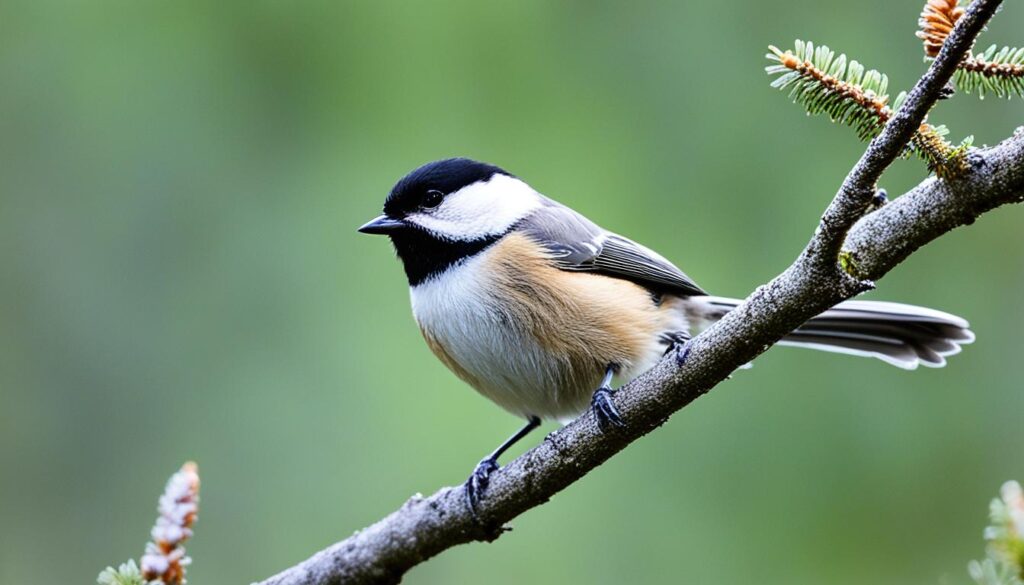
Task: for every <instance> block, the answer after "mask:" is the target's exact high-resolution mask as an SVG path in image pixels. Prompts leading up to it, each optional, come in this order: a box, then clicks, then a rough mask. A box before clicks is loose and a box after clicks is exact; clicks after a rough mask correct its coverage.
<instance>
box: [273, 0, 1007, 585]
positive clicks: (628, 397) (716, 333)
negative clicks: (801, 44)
mask: <svg viewBox="0 0 1024 585" xmlns="http://www.w3.org/2000/svg"><path fill="white" fill-rule="evenodd" d="M999 4H1000V0H975V2H973V3H972V4H971V5H970V7H969V8H968V9H967V11H966V13H965V14H964V16H963V17H961V18H959V19H958V21H957V23H956V26H955V27H954V28H953V31H952V33H951V34H950V35H949V37H948V38H947V39H946V42H945V43H944V44H943V46H942V49H941V51H940V52H939V54H938V57H937V58H936V60H935V61H934V62H933V64H932V66H931V68H930V69H929V70H928V72H927V73H926V74H925V75H924V76H923V77H922V78H921V80H920V81H919V82H918V83H917V84H916V85H915V87H914V88H913V90H911V91H910V93H909V94H908V96H907V98H906V100H905V101H904V102H903V105H902V106H901V107H900V108H899V109H898V110H897V111H896V112H895V113H894V114H893V116H892V118H891V120H890V121H889V123H888V124H887V125H886V126H885V128H884V129H883V130H882V132H881V133H880V134H879V135H878V136H877V137H876V138H875V139H874V140H873V141H872V142H871V143H870V145H869V146H868V148H867V150H866V152H865V153H864V155H863V157H861V159H860V161H858V163H857V164H856V166H855V167H854V168H853V170H852V171H851V172H850V173H849V175H848V176H847V177H846V179H845V181H844V182H843V184H842V187H841V188H840V189H839V191H838V193H837V194H836V196H835V198H834V199H833V200H832V202H831V204H830V205H829V206H828V209H827V210H826V211H825V213H824V215H823V217H822V221H821V224H820V225H819V227H818V229H817V230H816V231H815V233H814V235H813V236H812V238H811V240H810V242H809V243H808V245H807V247H806V248H805V249H804V251H803V252H802V253H801V254H800V255H799V257H798V258H797V259H796V261H795V262H794V263H793V264H792V265H791V266H790V267H789V268H787V269H786V270H785V271H784V272H783V273H782V274H781V275H779V276H778V277H776V278H775V279H773V280H772V281H771V282H769V283H768V284H766V285H763V286H761V287H758V289H757V290H755V291H754V292H753V293H752V294H751V295H750V296H749V297H748V298H747V299H746V300H745V301H744V302H743V304H742V305H740V306H739V307H738V308H736V309H735V310H733V311H732V312H730V313H729V314H727V315H726V316H725V317H724V318H723V319H722V320H721V321H719V322H718V323H716V324H715V325H714V326H712V327H710V328H709V329H708V330H707V331H705V332H703V333H702V334H700V335H698V336H697V337H695V338H694V339H693V340H692V341H691V342H690V344H689V346H688V358H687V360H686V361H685V363H684V364H682V365H679V364H678V363H677V360H676V359H674V358H673V357H672V356H670V357H668V358H666V359H665V360H662V362H661V363H659V364H658V365H657V366H655V367H654V368H652V369H651V370H650V371H648V372H646V373H645V374H643V375H641V376H640V377H639V378H637V379H636V380H634V381H632V382H630V383H629V384H627V385H626V386H624V387H623V388H622V389H621V390H620V391H619V392H617V393H616V394H615V403H616V407H617V408H618V410H619V412H620V413H621V414H622V416H623V418H624V419H625V420H626V421H627V423H628V424H627V426H626V427H625V428H623V429H609V430H608V431H602V430H601V429H600V428H599V426H598V424H597V421H596V419H595V418H594V416H593V415H592V414H590V413H588V414H585V415H583V416H581V417H580V418H579V419H578V420H576V421H574V422H573V423H571V424H569V425H568V426H566V427H564V428H562V429H560V430H558V431H555V432H553V433H551V434H550V435H548V436H547V437H546V438H545V439H544V441H543V442H541V444H540V445H538V446H537V447H535V448H533V449H531V450H530V451H528V452H526V453H524V454H523V455H521V456H520V457H518V458H517V459H515V460H513V461H512V462H510V463H509V464H508V465H506V466H505V467H504V468H502V469H500V470H499V471H497V472H496V473H494V474H493V475H492V476H491V480H490V485H489V486H488V490H487V493H486V497H485V498H484V499H483V500H482V501H481V503H480V507H479V510H478V511H479V515H480V518H481V519H482V522H479V521H477V520H476V519H474V517H473V515H472V514H471V513H470V510H469V509H468V508H467V506H466V501H465V498H464V496H463V493H462V488H461V487H448V488H443V489H441V490H439V491H438V492H436V493H435V494H433V495H431V496H429V497H423V496H418V495H417V496H414V497H412V498H411V499H409V501H407V502H406V503H405V504H404V505H403V506H402V507H401V508H400V509H398V510H397V511H395V512H393V513H392V514H390V515H389V516H387V517H386V518H384V519H382V520H380V521H378V522H377V523H375V524H373V525H372V526H369V527H367V528H366V529H364V530H362V531H359V532H357V533H356V534H354V535H352V536H351V537H349V538H347V539H345V540H343V541H341V542H339V543H337V544H334V545H333V546H331V547H329V548H327V549H325V550H323V551H321V552H319V553H317V554H315V555H314V556H313V557H311V558H309V559H308V560H306V561H303V562H302V563H299V564H298V565H296V566H294V567H292V568H290V569H287V570H285V571H283V572H282V573H280V574H278V575H276V576H273V577H271V578H269V579H267V580H265V581H263V582H261V584H260V585H299V584H303V585H312V584H318V585H328V584H331V585H340V584H352V583H395V582H398V581H399V580H401V578H402V575H404V574H405V572H406V571H408V570H409V569H410V568H412V567H413V566H415V565H417V564H419V563H421V562H423V561H425V560H427V559H429V558H431V557H433V556H435V555H437V554H439V553H441V552H443V551H444V550H446V549H448V548H451V547H453V546H456V545H459V544H463V543H468V542H472V541H488V540H493V539H495V538H497V537H498V536H500V534H501V532H502V526H504V525H505V523H507V522H508V521H510V520H512V519H513V518H515V517H516V516H518V515H519V514H521V513H523V512H524V511H526V510H528V509H530V508H533V507H536V506H539V505H541V504H543V503H545V502H547V501H548V500H549V499H550V498H551V497H552V496H553V495H555V494H556V493H558V492H559V491H561V490H562V489H564V488H566V487H567V486H569V485H571V484H572V483H574V482H576V481H578V480H579V479H580V478H582V477H583V476H584V475H586V474H587V473H588V472H589V471H590V470H592V469H594V468H595V467H597V466H598V465H601V464H602V463H603V462H604V461H606V460H607V459H608V458H610V457H612V456H613V455H615V454H616V453H618V452H619V451H621V450H622V449H624V448H625V447H626V446H627V445H629V444H630V443H632V442H633V441H635V440H636V439H638V438H640V437H641V436H643V435H646V434H647V433H649V432H651V431H652V430H654V429H655V428H657V427H658V426H660V425H661V424H663V423H664V422H665V421H666V420H668V418H669V416H671V415H672V414H673V413H674V412H676V411H678V410H679V409H681V408H683V407H684V406H686V405H687V404H689V403H691V402H692V401H693V400H695V399H696V398H698V397H700V396H701V395H703V394H704V393H706V392H707V391H708V390H710V389H711V388H713V387H714V386H715V385H716V384H718V383H719V382H721V381H722V380H724V379H725V378H726V377H727V376H729V375H730V374H731V373H732V372H733V371H734V370H735V369H736V368H737V367H739V366H741V365H743V364H745V363H747V362H749V361H750V360H752V359H754V358H755V357H757V356H758V355H759V354H761V353H762V352H764V351H765V350H766V349H767V348H768V347H770V346H771V345H772V344H773V343H775V342H776V341H778V340H779V339H780V338H781V337H782V336H784V335H785V334H787V333H789V332H790V331H792V330H793V329H795V328H796V327H798V326H799V325H801V324H802V323H803V322H804V321H806V320H807V319H809V318H811V317H813V316H814V315H816V314H818V313H820V312H822V311H824V310H826V309H828V308H829V307H831V306H832V305H834V304H836V303H838V302H840V301H843V300H845V299H847V298H850V297H852V296H854V295H856V294H858V293H859V292H861V291H863V290H866V289H868V288H870V287H871V286H873V282H872V281H873V280H877V279H878V278H880V277H882V276H883V275H885V274H886V273H887V272H888V271H889V270H891V269H892V268H894V267H895V266H896V265H897V264H899V263H900V262H901V261H902V260H903V259H905V258H906V257H907V256H908V255H910V254H911V253H912V252H913V251H914V250H916V249H918V248H920V247H921V246H923V245H925V244H927V243H928V242H930V241H932V240H934V239H935V238H937V237H939V236H941V235H942V234H945V233H947V232H949V231H951V230H953V229H955V228H956V227H958V226H961V225H966V224H970V223H972V222H973V221H974V220H975V218H977V217H978V216H979V215H981V214H983V213H985V212H986V211H988V210H991V209H993V208H995V207H998V206H1000V205H1003V204H1006V203H1015V202H1020V201H1022V200H1024V130H1018V132H1017V133H1015V134H1014V136H1012V137H1011V138H1009V139H1007V140H1006V141H1004V142H1003V143H1001V144H999V145H997V146H995V147H993V148H988V149H981V150H972V151H971V152H970V155H969V157H968V162H969V164H968V168H967V169H965V170H964V172H963V173H961V174H960V175H958V176H957V177H956V178H955V179H952V180H937V179H934V178H932V179H928V180H926V181H924V182H923V183H921V184H920V185H918V186H917V187H916V188H915V189H913V190H912V191H910V192H909V193H907V194H905V195H904V196H902V197H900V198H898V199H897V200H895V201H894V202H893V203H891V204H889V205H886V206H883V207H881V208H880V209H878V210H877V211H874V212H872V213H870V214H868V212H869V210H870V209H872V208H871V207H870V205H871V202H872V198H873V196H874V194H875V183H876V181H877V180H878V178H879V176H880V175H881V173H882V172H883V171H884V170H885V169H886V168H887V167H888V166H889V164H891V163H892V162H893V160H895V159H896V158H897V157H898V156H899V155H900V153H902V152H903V151H904V150H905V149H906V148H907V146H908V144H909V143H910V140H911V137H912V136H913V135H914V133H915V131H916V130H917V129H918V128H919V127H920V125H921V123H922V121H923V120H924V117H925V115H926V114H927V112H928V110H929V109H930V108H931V107H932V105H934V103H935V101H936V100H937V99H938V98H939V96H940V94H941V92H942V88H943V86H944V85H945V84H946V83H947V82H948V81H949V79H950V77H951V76H952V75H953V72H954V70H955V69H956V67H957V64H958V63H960V62H961V61H962V60H963V58H964V56H965V55H966V54H967V52H968V50H969V49H970V47H971V46H972V44H973V42H974V38H975V37H976V36H977V35H978V33H979V32H980V31H981V29H982V27H983V26H984V25H985V23H986V22H987V21H988V19H989V18H990V17H991V16H992V14H993V13H994V12H995V10H996V8H997V7H998V6H999ZM841 250H842V251H843V257H844V258H845V259H846V261H845V262H844V263H843V265H842V266H841V265H840V262H839V256H840V251H841Z"/></svg>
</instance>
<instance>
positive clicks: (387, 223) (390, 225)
mask: <svg viewBox="0 0 1024 585" xmlns="http://www.w3.org/2000/svg"><path fill="white" fill-rule="evenodd" d="M405 227H406V225H405V222H404V221H402V220H400V219H392V218H390V217H388V216H386V215H380V216H377V217H375V218H373V219H371V220H370V221H368V222H366V223H365V224H363V226H362V227H360V228H359V231H360V232H362V233H364V234H390V233H391V232H394V231H397V230H400V229H403V228H405Z"/></svg>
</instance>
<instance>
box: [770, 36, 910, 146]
mask: <svg viewBox="0 0 1024 585" xmlns="http://www.w3.org/2000/svg"><path fill="white" fill-rule="evenodd" d="M769 49H770V50H771V53H769V54H768V55H766V57H767V58H768V59H770V60H772V61H776V62H778V63H779V64H778V65H769V66H768V67H765V71H766V72H767V73H768V74H769V75H779V77H777V78H776V79H775V80H774V81H772V87H774V88H776V89H779V90H782V91H786V90H789V97H790V99H792V100H793V102H794V103H798V104H800V105H802V106H804V108H805V109H806V110H807V113H808V114H827V115H828V116H829V118H831V120H832V121H833V122H839V123H841V124H844V125H846V126H850V127H852V128H854V129H855V130H856V131H857V135H858V136H859V137H860V138H861V139H862V140H869V139H871V138H874V137H875V136H877V135H878V133H879V132H880V131H881V129H882V127H883V126H884V125H885V122H886V121H887V120H888V117H889V115H891V113H892V110H890V109H889V108H888V107H887V105H886V104H887V103H888V101H889V95H888V93H887V91H888V86H889V78H888V77H887V76H886V75H885V74H884V73H880V72H878V71H876V70H874V69H866V68H865V67H864V66H863V65H861V64H860V63H859V62H858V61H856V60H854V59H850V60H848V59H847V57H846V55H845V54H840V55H839V56H838V57H836V54H835V51H833V50H831V49H829V48H828V47H827V46H825V45H821V46H818V47H815V46H814V43H811V42H804V41H801V40H797V41H796V43H795V49H794V50H793V51H787V52H786V53H783V52H782V51H780V50H779V49H778V48H777V47H774V46H772V47H769ZM788 57H794V58H795V61H796V63H794V61H793V60H792V59H790V58H788ZM794 65H795V67H794ZM808 65H809V66H808ZM897 99H900V98H897Z"/></svg>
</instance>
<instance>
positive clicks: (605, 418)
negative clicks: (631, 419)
mask: <svg viewBox="0 0 1024 585" xmlns="http://www.w3.org/2000/svg"><path fill="white" fill-rule="evenodd" d="M590 407H591V408H592V409H593V410H594V415H595V416H596V417H597V424H598V426H600V427H601V428H602V429H606V428H608V427H609V426H614V427H619V428H622V427H624V426H626V423H625V422H624V421H623V420H622V416H621V415H619V411H618V410H617V409H616V408H615V404H614V403H613V402H612V391H611V389H610V388H604V387H602V388H598V389H597V390H596V391H595V392H594V397H593V398H591V399H590Z"/></svg>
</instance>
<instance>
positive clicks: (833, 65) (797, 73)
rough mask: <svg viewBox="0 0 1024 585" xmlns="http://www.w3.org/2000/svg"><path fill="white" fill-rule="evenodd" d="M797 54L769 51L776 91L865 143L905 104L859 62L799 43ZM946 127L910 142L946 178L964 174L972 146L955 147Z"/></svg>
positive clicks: (924, 128)
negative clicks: (967, 154)
mask: <svg viewBox="0 0 1024 585" xmlns="http://www.w3.org/2000/svg"><path fill="white" fill-rule="evenodd" d="M794 45H795V47H794V49H793V50H792V51H785V52H783V51H782V50H780V49H779V48H778V47H774V46H770V47H769V50H770V51H771V52H770V53H768V54H767V55H765V56H766V57H767V58H768V59H769V60H771V61H775V62H776V64H775V65H769V66H767V67H765V71H766V72H767V73H768V74H769V75H778V77H776V78H775V80H774V81H772V87H774V88H777V89H779V90H782V91H786V90H789V97H790V98H791V99H792V100H793V102H795V103H798V104H800V105H802V106H803V107H804V108H805V109H806V110H807V113H808V114H827V115H828V116H829V118H830V119H831V120H832V121H833V122H839V123H842V124H844V125H846V126H850V127H851V128H853V129H854V130H855V131H856V132H857V136H859V137H860V138H861V140H870V139H872V138H874V137H875V136H877V135H878V134H879V133H880V132H881V131H882V128H883V127H885V124H886V123H887V122H888V121H889V119H890V118H891V117H892V114H893V112H894V111H895V110H896V109H899V106H900V104H901V103H902V102H903V100H904V99H905V98H906V93H905V92H904V93H900V94H899V95H898V96H896V99H895V100H894V101H893V105H892V106H891V107H890V105H889V94H888V93H887V91H888V86H889V78H888V77H886V75H885V74H884V73H880V72H878V71H876V70H874V69H866V68H865V67H864V66H863V65H861V64H860V63H858V62H857V61H856V60H852V59H847V58H846V55H843V54H840V55H839V56H838V57H837V56H836V54H835V51H833V50H831V49H829V48H828V47H826V46H824V45H821V46H815V45H814V44H813V43H810V42H804V41H800V40H797V41H796V43H795V44H794ZM946 134H947V130H946V129H945V127H943V126H939V127H935V126H932V125H931V124H927V123H925V124H921V127H920V128H919V129H918V131H917V132H916V133H915V135H914V137H913V139H912V140H911V147H910V149H911V150H912V151H913V152H914V153H916V154H917V155H918V156H920V157H921V159H923V160H924V161H925V162H926V163H927V164H928V168H929V169H931V170H932V171H934V172H935V174H936V175H938V176H939V177H942V178H946V177H950V176H952V175H954V174H956V173H957V172H959V171H961V170H963V169H964V168H965V165H966V156H965V154H966V150H967V147H968V146H969V142H965V143H964V144H962V145H961V146H959V147H954V146H953V145H952V144H950V143H949V142H948V141H947V140H946V139H945V138H944V136H945V135H946Z"/></svg>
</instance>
